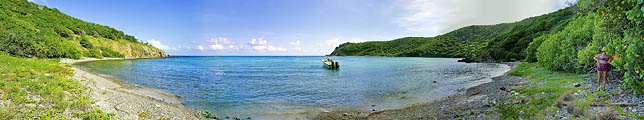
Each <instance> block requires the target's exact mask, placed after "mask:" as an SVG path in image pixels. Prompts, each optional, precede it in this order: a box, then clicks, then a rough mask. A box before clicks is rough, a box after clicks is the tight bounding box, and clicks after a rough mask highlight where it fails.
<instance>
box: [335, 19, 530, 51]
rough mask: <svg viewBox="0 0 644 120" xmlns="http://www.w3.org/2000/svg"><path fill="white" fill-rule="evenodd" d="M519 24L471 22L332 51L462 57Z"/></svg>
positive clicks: (344, 45) (349, 45) (346, 46)
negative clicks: (442, 31)
mask: <svg viewBox="0 0 644 120" xmlns="http://www.w3.org/2000/svg"><path fill="white" fill-rule="evenodd" d="M517 24H518V23H505V24H498V25H474V26H468V27H464V28H460V29H457V30H454V31H452V32H449V33H447V34H444V35H439V36H436V37H405V38H399V39H395V40H391V41H369V42H363V43H344V44H342V45H340V46H338V47H336V49H335V50H334V51H333V53H331V55H337V56H409V57H411V56H422V57H462V56H466V55H468V53H471V52H468V51H471V50H473V49H475V48H478V47H480V46H481V45H482V44H480V43H483V42H485V41H486V40H487V39H491V38H494V37H497V36H498V35H499V34H501V33H502V32H507V31H509V30H510V29H511V28H512V27H513V26H515V25H517Z"/></svg>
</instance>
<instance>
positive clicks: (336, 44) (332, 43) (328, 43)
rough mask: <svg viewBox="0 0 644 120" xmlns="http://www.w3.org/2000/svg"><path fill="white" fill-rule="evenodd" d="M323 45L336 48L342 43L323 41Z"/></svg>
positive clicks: (338, 41)
mask: <svg viewBox="0 0 644 120" xmlns="http://www.w3.org/2000/svg"><path fill="white" fill-rule="evenodd" d="M324 43H325V44H326V45H327V46H332V47H335V46H338V45H340V44H342V42H341V41H340V40H339V39H330V40H326V41H324Z"/></svg>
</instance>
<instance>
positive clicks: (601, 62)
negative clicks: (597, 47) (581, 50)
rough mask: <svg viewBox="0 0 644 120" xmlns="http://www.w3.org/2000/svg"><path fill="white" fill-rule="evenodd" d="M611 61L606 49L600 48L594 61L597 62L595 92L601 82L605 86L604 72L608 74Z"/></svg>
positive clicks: (611, 58)
mask: <svg viewBox="0 0 644 120" xmlns="http://www.w3.org/2000/svg"><path fill="white" fill-rule="evenodd" d="M612 60H613V57H612V56H610V55H608V54H606V48H602V49H601V53H600V54H598V55H597V56H595V61H597V90H600V89H599V88H601V85H602V81H603V82H604V84H606V81H607V80H606V72H608V68H609V67H610V62H611V61H612Z"/></svg>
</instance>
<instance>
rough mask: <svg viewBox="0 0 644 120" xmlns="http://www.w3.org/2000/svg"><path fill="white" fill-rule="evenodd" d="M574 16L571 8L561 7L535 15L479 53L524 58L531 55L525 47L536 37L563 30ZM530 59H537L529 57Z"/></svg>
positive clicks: (500, 58) (502, 58)
mask: <svg viewBox="0 0 644 120" xmlns="http://www.w3.org/2000/svg"><path fill="white" fill-rule="evenodd" d="M572 16H574V11H572V9H571V8H566V9H561V10H558V11H556V12H553V13H550V14H546V15H542V16H537V17H534V20H533V21H532V22H529V23H528V24H520V25H517V26H515V27H514V28H512V30H511V31H510V32H507V33H505V34H502V35H500V36H499V37H496V38H494V39H492V40H490V41H489V42H488V45H487V46H486V47H485V48H483V49H482V50H481V53H479V56H480V57H479V59H482V60H487V59H491V60H495V61H516V60H523V59H525V58H526V56H534V54H531V55H529V54H528V53H526V52H525V49H526V48H527V47H528V45H529V44H530V43H531V42H532V40H533V39H534V38H537V37H539V36H542V35H544V34H548V33H552V32H556V31H561V29H562V28H563V27H564V26H565V25H567V23H568V22H569V21H570V20H571V18H572ZM527 60H528V61H536V59H534V57H529V58H528V59H527Z"/></svg>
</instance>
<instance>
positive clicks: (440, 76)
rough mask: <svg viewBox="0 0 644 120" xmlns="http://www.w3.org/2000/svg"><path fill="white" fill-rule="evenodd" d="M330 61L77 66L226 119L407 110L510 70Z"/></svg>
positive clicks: (450, 62)
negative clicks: (330, 64)
mask: <svg viewBox="0 0 644 120" xmlns="http://www.w3.org/2000/svg"><path fill="white" fill-rule="evenodd" d="M324 58H326V57H322V56H316V57H179V58H166V59H139V60H121V61H96V62H85V63H80V64H78V66H81V67H83V68H86V69H89V70H90V71H93V72H96V73H99V74H103V75H108V76H111V77H115V78H118V79H120V80H123V81H126V82H129V83H134V84H137V85H141V86H145V87H150V88H156V89H161V90H164V91H167V92H170V93H174V94H176V95H178V96H180V99H181V101H182V102H183V103H184V104H185V105H186V106H187V107H189V108H195V109H199V110H205V111H210V112H213V113H215V114H217V115H218V116H220V117H224V116H230V117H240V118H247V117H252V118H267V119H275V118H297V117H301V116H306V115H308V114H314V113H316V112H319V111H329V110H338V109H358V110H363V111H372V110H383V109H393V108H401V107H404V106H407V105H409V104H414V103H419V102H426V101H430V100H433V99H437V98H440V97H445V96H448V95H450V94H453V93H454V92H456V91H459V90H463V89H464V88H468V87H472V86H474V85H478V84H481V83H484V82H489V81H490V79H489V78H490V77H491V76H496V75H500V74H502V73H503V72H505V71H506V70H508V69H509V67H508V66H506V65H500V64H488V63H472V64H470V63H458V62H456V60H457V59H453V58H411V57H334V59H335V60H337V61H339V63H340V65H341V66H340V69H339V70H328V69H325V68H324V66H323V64H322V62H321V60H322V59H324ZM434 81H436V83H434ZM374 105H375V106H374Z"/></svg>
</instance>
